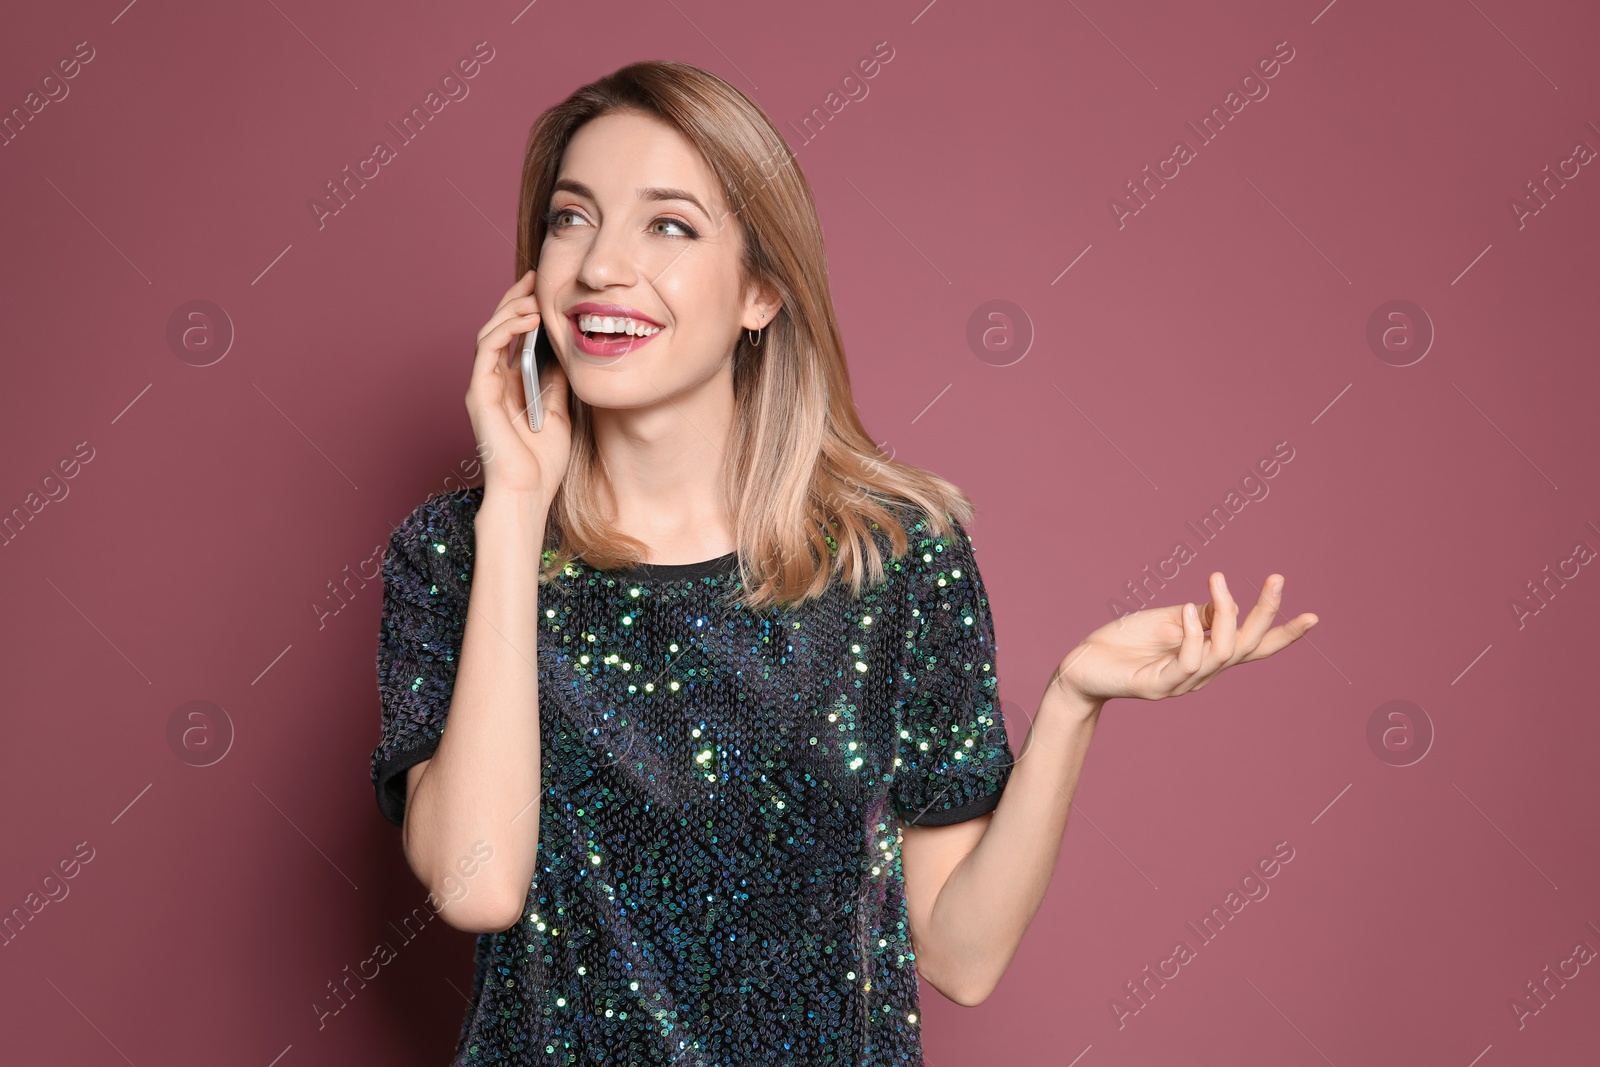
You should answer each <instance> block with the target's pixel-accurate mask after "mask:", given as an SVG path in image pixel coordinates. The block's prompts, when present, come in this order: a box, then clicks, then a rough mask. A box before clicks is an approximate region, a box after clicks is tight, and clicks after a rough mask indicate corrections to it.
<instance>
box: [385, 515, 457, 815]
mask: <svg viewBox="0 0 1600 1067" xmlns="http://www.w3.org/2000/svg"><path fill="white" fill-rule="evenodd" d="M465 492H471V490H461V491H457V492H456V493H446V494H439V495H436V496H433V497H430V498H429V499H428V500H427V501H425V502H424V503H423V504H421V505H420V506H419V507H418V508H417V509H416V510H415V511H413V512H412V513H411V514H410V515H409V516H407V517H406V519H405V520H404V521H403V522H401V524H400V525H399V526H398V527H396V528H395V530H394V532H393V534H392V535H391V536H390V539H389V548H388V550H387V551H386V552H385V553H384V557H383V617H382V621H381V624H380V626H379V630H378V657H377V662H378V696H379V700H380V702H381V706H382V727H383V733H382V738H381V740H380V741H379V743H378V747H377V748H375V749H374V750H373V752H372V761H371V763H372V767H371V769H372V786H373V790H374V792H375V793H376V795H377V800H378V810H380V811H381V812H382V813H383V815H384V817H385V818H387V819H388V820H389V821H390V822H392V823H394V824H395V825H396V826H402V825H404V823H405V803H406V774H405V772H406V771H407V770H408V769H409V768H410V767H412V766H413V765H415V764H417V763H421V762H422V761H423V760H425V759H428V758H430V757H431V756H432V755H433V753H434V750H435V749H437V748H438V747H439V738H440V736H441V735H442V734H443V733H444V726H445V717H446V715H447V714H448V713H449V710H450V698H451V695H452V694H453V693H454V691H455V683H456V664H457V662H458V660H459V659H460V656H461V641H462V636H463V634H464V632H465V629H466V616H467V601H468V594H469V592H470V589H471V579H472V548H473V529H472V523H471V520H470V517H468V516H466V515H465V514H464V513H463V500H462V499H461V496H462V494H463V493H465Z"/></svg>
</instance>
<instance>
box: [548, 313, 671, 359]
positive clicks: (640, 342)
mask: <svg viewBox="0 0 1600 1067" xmlns="http://www.w3.org/2000/svg"><path fill="white" fill-rule="evenodd" d="M570 321H571V323H572V336H573V339H574V341H575V342H576V344H577V347H578V351H580V352H582V353H584V354H585V355H590V356H601V357H609V358H616V357H617V356H625V355H627V354H628V353H629V352H636V351H638V350H639V349H640V348H643V347H644V346H645V345H647V344H649V343H650V342H651V341H654V340H655V339H656V338H657V337H659V336H661V334H662V333H663V332H665V331H664V329H662V330H657V331H656V332H655V333H652V334H646V335H643V336H640V335H638V334H630V333H605V332H602V331H599V330H580V329H579V328H578V319H577V316H576V315H574V316H571V317H570Z"/></svg>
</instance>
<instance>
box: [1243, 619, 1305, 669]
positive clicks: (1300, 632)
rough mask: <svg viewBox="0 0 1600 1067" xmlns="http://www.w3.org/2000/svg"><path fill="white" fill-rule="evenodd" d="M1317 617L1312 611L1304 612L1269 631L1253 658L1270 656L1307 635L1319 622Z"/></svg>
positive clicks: (1257, 647)
mask: <svg viewBox="0 0 1600 1067" xmlns="http://www.w3.org/2000/svg"><path fill="white" fill-rule="evenodd" d="M1317 621H1318V620H1317V617H1316V616H1315V615H1313V614H1312V613H1311V612H1309V611H1307V612H1303V613H1301V614H1299V615H1296V616H1295V617H1294V618H1292V619H1290V620H1289V621H1288V622H1286V623H1284V624H1283V625H1282V626H1279V627H1277V628H1276V629H1274V630H1271V631H1269V632H1268V633H1267V635H1266V636H1265V637H1263V638H1262V639H1261V644H1259V645H1257V646H1256V650H1255V652H1254V653H1253V654H1252V655H1251V656H1250V658H1251V659H1266V658H1267V657H1268V656H1270V655H1272V654H1274V653H1276V652H1280V651H1282V650H1283V649H1285V648H1288V647H1289V646H1290V645H1292V644H1294V643H1295V642H1296V641H1298V640H1300V639H1301V638H1302V637H1304V636H1305V635H1306V631H1308V630H1310V629H1311V628H1312V627H1313V626H1315V625H1316V624H1317Z"/></svg>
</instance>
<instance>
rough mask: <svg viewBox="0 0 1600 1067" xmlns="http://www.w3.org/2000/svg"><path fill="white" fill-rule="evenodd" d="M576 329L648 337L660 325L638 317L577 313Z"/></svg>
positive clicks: (657, 330) (659, 330)
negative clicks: (627, 317) (645, 321)
mask: <svg viewBox="0 0 1600 1067" xmlns="http://www.w3.org/2000/svg"><path fill="white" fill-rule="evenodd" d="M578 329H580V330H582V331H583V332H584V333H625V334H627V335H628V336H629V337H649V336H651V335H652V334H658V333H660V332H661V327H659V326H651V325H650V324H649V323H644V322H640V321H639V320H638V319H625V318H615V317H612V316H609V315H579V316H578Z"/></svg>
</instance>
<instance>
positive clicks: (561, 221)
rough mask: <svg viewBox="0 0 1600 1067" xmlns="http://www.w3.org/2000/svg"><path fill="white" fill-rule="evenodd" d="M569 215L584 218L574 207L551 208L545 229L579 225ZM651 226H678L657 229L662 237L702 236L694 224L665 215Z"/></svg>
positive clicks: (545, 221) (546, 213)
mask: <svg viewBox="0 0 1600 1067" xmlns="http://www.w3.org/2000/svg"><path fill="white" fill-rule="evenodd" d="M569 215H570V216H572V217H573V218H574V219H580V220H581V219H582V218H583V216H582V215H580V214H579V213H578V212H576V211H574V210H573V209H572V208H552V209H551V210H549V211H547V212H545V214H544V225H545V229H546V230H563V229H566V228H568V227H569V226H573V225H577V223H569V222H567V221H566V218H567V216H569ZM651 226H652V227H655V226H675V227H677V231H678V232H676V233H661V232H660V231H656V232H658V233H660V236H662V237H687V238H695V237H699V236H700V235H699V234H698V233H696V232H695V230H694V228H693V227H692V226H690V225H689V224H688V223H687V222H682V221H680V220H678V219H672V218H667V217H665V216H663V217H661V218H658V219H656V220H655V222H653V223H651Z"/></svg>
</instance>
